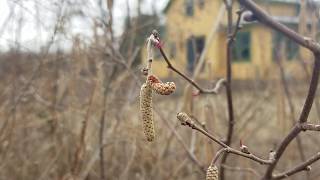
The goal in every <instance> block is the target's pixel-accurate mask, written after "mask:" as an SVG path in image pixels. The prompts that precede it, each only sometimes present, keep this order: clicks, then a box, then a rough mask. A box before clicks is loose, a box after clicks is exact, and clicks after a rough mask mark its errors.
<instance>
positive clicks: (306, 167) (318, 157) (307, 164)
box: [272, 152, 320, 179]
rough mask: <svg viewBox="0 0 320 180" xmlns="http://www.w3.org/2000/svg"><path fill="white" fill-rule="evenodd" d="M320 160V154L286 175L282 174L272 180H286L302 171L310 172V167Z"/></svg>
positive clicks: (285, 173)
mask: <svg viewBox="0 0 320 180" xmlns="http://www.w3.org/2000/svg"><path fill="white" fill-rule="evenodd" d="M319 159H320V152H319V153H317V154H316V155H314V156H312V157H311V158H310V159H308V160H307V161H305V162H303V163H301V164H299V165H297V166H296V167H294V168H292V169H290V170H288V171H286V172H284V173H280V174H277V175H274V176H272V179H284V178H287V177H289V176H292V175H294V174H296V173H299V172H301V171H310V170H311V167H310V165H311V164H313V163H314V162H316V161H318V160H319Z"/></svg>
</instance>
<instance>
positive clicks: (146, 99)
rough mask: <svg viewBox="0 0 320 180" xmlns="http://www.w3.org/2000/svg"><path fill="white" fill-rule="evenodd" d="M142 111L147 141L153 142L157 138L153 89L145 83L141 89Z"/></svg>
mask: <svg viewBox="0 0 320 180" xmlns="http://www.w3.org/2000/svg"><path fill="white" fill-rule="evenodd" d="M140 113H141V118H142V122H143V132H144V134H145V136H146V138H147V141H150V142H152V141H153V140H154V138H155V130H154V123H153V109H152V89H151V87H150V85H148V84H147V83H144V84H143V85H142V86H141V90H140Z"/></svg>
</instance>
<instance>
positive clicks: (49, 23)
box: [0, 0, 168, 51]
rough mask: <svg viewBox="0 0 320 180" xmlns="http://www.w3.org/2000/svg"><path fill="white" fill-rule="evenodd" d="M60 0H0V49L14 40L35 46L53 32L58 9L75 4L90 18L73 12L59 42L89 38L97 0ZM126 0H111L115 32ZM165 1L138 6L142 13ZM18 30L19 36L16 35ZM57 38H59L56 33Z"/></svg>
mask: <svg viewBox="0 0 320 180" xmlns="http://www.w3.org/2000/svg"><path fill="white" fill-rule="evenodd" d="M62 1H64V0H0V51H5V50H8V49H9V47H15V46H16V41H17V40H18V42H20V44H21V48H22V49H24V50H28V49H32V50H38V49H39V48H40V47H41V46H42V45H43V44H44V43H46V42H47V41H48V40H49V37H50V36H51V35H52V31H53V29H54V25H55V22H56V21H57V12H58V11H59V10H61V13H62V14H63V15H65V14H67V13H71V12H73V11H75V10H77V9H80V8H78V7H80V6H81V7H82V8H81V9H82V10H84V12H85V13H86V14H85V16H88V17H90V18H84V19H83V18H80V17H77V16H75V17H74V18H73V20H72V22H70V23H68V24H65V27H66V28H67V29H66V31H67V32H68V33H67V34H68V35H67V37H63V38H60V45H61V44H63V46H65V45H67V44H71V40H72V38H71V37H72V36H73V35H74V34H80V35H81V36H82V37H83V38H84V39H85V38H88V39H89V38H90V37H91V35H92V25H93V21H92V18H91V17H96V16H98V15H99V14H97V13H100V11H99V6H98V5H97V3H96V2H97V0H68V1H65V4H64V6H62V8H61V7H60V4H61V2H62ZM102 1H103V2H105V1H106V0H102ZM126 1H127V0H114V3H115V4H114V29H115V31H116V33H117V34H120V33H121V30H122V25H123V22H124V17H125V16H126V15H127V12H126ZM128 1H129V7H130V14H131V16H132V15H135V14H136V10H137V0H128ZM66 2H72V3H74V4H75V5H72V6H70V5H67V4H66ZM167 2H168V0H158V1H154V0H144V3H143V5H142V8H141V10H142V12H143V13H151V12H152V11H151V9H152V6H154V7H155V8H156V10H157V11H158V12H160V11H161V10H162V9H163V8H164V7H165V5H166V3H167ZM77 5H78V6H77ZM19 22H21V23H19ZM19 27H21V28H19ZM19 29H21V33H19ZM19 34H21V36H18V35H19ZM57 38H58V42H59V37H57ZM55 44H59V43H55Z"/></svg>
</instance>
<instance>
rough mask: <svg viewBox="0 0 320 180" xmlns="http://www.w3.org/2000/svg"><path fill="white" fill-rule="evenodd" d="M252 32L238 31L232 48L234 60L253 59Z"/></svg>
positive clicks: (248, 60)
mask: <svg viewBox="0 0 320 180" xmlns="http://www.w3.org/2000/svg"><path fill="white" fill-rule="evenodd" d="M250 47H251V33H250V32H249V31H247V32H238V34H237V36H236V41H235V43H234V48H233V49H232V55H233V61H234V62H250V60H251V49H250Z"/></svg>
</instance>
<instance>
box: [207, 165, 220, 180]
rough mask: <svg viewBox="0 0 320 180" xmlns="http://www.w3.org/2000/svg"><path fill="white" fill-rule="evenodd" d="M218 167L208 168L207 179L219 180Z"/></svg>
mask: <svg viewBox="0 0 320 180" xmlns="http://www.w3.org/2000/svg"><path fill="white" fill-rule="evenodd" d="M218 177H219V175H218V168H217V166H209V167H208V169H207V176H206V180H218Z"/></svg>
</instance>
